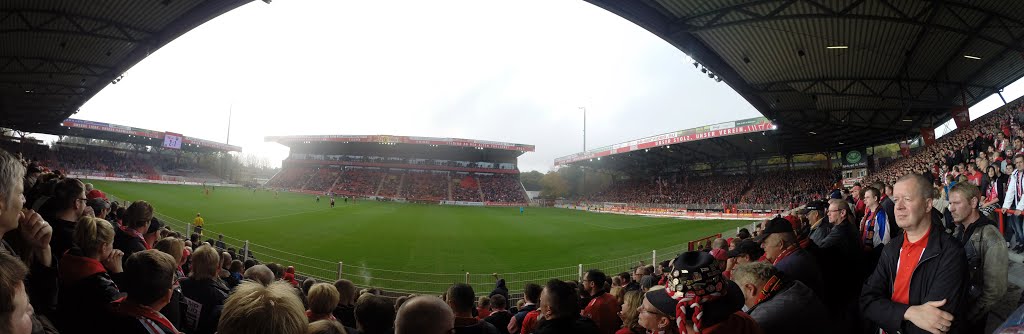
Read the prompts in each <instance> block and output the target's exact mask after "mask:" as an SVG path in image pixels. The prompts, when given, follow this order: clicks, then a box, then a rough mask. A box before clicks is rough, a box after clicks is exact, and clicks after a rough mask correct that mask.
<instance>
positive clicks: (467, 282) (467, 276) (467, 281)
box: [466, 271, 469, 284]
mask: <svg viewBox="0 0 1024 334" xmlns="http://www.w3.org/2000/svg"><path fill="white" fill-rule="evenodd" d="M466 284H469V272H468V271H467V272H466Z"/></svg>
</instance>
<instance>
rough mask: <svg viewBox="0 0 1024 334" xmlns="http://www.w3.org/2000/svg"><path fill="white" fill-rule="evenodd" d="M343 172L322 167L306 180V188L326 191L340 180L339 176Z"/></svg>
mask: <svg viewBox="0 0 1024 334" xmlns="http://www.w3.org/2000/svg"><path fill="white" fill-rule="evenodd" d="M340 174H341V172H339V171H338V170H337V169H331V168H320V169H319V170H317V171H316V172H315V173H313V176H312V177H311V178H310V179H309V181H307V182H306V186H305V189H306V190H313V191H326V190H329V189H331V187H332V186H334V182H335V181H337V180H338V176H339V175H340Z"/></svg>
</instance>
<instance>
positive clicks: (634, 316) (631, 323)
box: [622, 290, 644, 329]
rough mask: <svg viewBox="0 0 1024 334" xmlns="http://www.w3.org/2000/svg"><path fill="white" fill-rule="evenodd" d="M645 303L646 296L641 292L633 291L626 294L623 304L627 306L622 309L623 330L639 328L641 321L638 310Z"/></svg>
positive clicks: (623, 297)
mask: <svg viewBox="0 0 1024 334" xmlns="http://www.w3.org/2000/svg"><path fill="white" fill-rule="evenodd" d="M643 302H644V294H643V293H641V292H640V291H639V290H633V291H629V292H626V294H625V295H623V296H622V303H623V304H625V305H626V307H625V308H623V309H622V328H627V329H629V328H633V327H636V326H638V323H637V321H639V320H640V312H638V311H637V308H638V307H640V304H642V303H643Z"/></svg>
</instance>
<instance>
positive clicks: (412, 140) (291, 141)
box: [264, 135, 535, 156]
mask: <svg viewBox="0 0 1024 334" xmlns="http://www.w3.org/2000/svg"><path fill="white" fill-rule="evenodd" d="M264 140H265V141H267V142H276V143H279V144H281V145H285V146H288V147H294V146H296V145H302V144H313V143H335V144H348V143H369V144H387V145H399V146H404V145H416V146H424V147H426V146H433V147H459V148H476V149H479V150H484V151H506V152H513V153H515V156H519V155H522V154H523V153H526V152H533V151H534V149H535V148H534V146H533V145H526V144H514V143H502V142H496V141H489V140H476V139H462V138H434V137H414V136H393V135H309V136H304V135H300V136H267V137H266V138H265V139H264Z"/></svg>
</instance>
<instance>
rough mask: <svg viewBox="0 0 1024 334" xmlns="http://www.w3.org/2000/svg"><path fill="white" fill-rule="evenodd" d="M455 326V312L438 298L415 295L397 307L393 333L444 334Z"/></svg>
mask: <svg viewBox="0 0 1024 334" xmlns="http://www.w3.org/2000/svg"><path fill="white" fill-rule="evenodd" d="M453 327H455V314H453V313H452V310H451V309H450V308H449V307H448V305H447V304H445V302H444V301H443V300H441V299H440V298H437V297H434V296H417V297H413V298H411V299H409V300H408V301H406V302H405V303H404V304H402V307H400V308H399V309H398V316H397V317H396V319H395V334H414V333H415V334H446V333H448V330H450V329H451V328H453Z"/></svg>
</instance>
